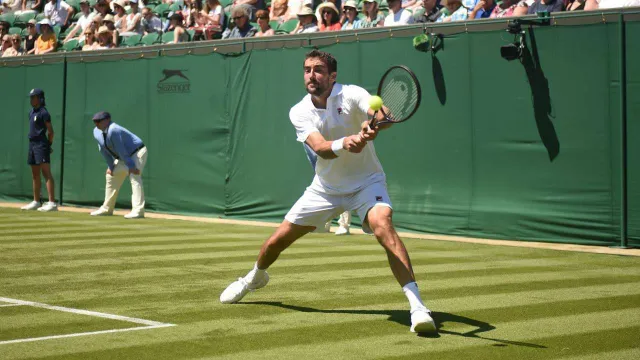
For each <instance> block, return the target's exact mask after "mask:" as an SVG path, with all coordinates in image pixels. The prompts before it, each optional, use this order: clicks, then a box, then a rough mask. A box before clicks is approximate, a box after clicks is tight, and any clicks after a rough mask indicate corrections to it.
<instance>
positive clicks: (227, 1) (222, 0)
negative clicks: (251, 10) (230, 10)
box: [220, 0, 233, 9]
mask: <svg viewBox="0 0 640 360" xmlns="http://www.w3.org/2000/svg"><path fill="white" fill-rule="evenodd" d="M232 3H233V0H220V5H222V8H223V9H224V8H226V7H227V6H229V5H231V4H232Z"/></svg>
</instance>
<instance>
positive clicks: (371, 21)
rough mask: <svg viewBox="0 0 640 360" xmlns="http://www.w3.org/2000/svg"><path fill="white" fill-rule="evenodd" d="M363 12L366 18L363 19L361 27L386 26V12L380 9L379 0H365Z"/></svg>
mask: <svg viewBox="0 0 640 360" xmlns="http://www.w3.org/2000/svg"><path fill="white" fill-rule="evenodd" d="M362 13H363V14H364V15H365V18H364V19H362V21H361V23H360V24H361V27H363V28H372V27H377V26H384V14H383V13H382V12H380V10H379V9H378V0H364V5H363V6H362Z"/></svg>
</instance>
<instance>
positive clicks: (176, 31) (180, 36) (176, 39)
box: [169, 13, 190, 44]
mask: <svg viewBox="0 0 640 360" xmlns="http://www.w3.org/2000/svg"><path fill="white" fill-rule="evenodd" d="M169 31H173V41H171V42H169V43H170V44H177V43H181V42H189V40H190V37H189V33H188V32H187V30H185V28H184V18H183V17H182V14H180V13H175V14H173V15H171V17H170V18H169Z"/></svg>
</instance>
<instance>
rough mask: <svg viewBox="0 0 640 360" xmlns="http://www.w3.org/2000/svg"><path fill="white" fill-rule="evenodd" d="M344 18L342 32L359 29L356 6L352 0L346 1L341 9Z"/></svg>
mask: <svg viewBox="0 0 640 360" xmlns="http://www.w3.org/2000/svg"><path fill="white" fill-rule="evenodd" d="M342 8H343V10H344V14H345V16H346V18H345V20H344V22H343V23H342V30H351V29H358V28H360V27H361V23H360V20H358V4H357V3H356V2H355V1H354V0H347V2H345V3H344V6H343V7H342Z"/></svg>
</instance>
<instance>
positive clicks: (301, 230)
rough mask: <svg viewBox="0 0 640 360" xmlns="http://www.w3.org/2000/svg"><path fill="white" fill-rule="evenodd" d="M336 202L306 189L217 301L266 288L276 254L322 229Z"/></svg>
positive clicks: (333, 213) (332, 214)
mask: <svg viewBox="0 0 640 360" xmlns="http://www.w3.org/2000/svg"><path fill="white" fill-rule="evenodd" d="M339 205H340V204H339V199H337V198H336V197H332V196H327V195H323V194H318V193H315V192H313V191H310V190H307V191H305V193H304V194H303V195H302V197H301V198H300V199H298V201H297V202H296V203H295V205H293V207H292V208H291V210H289V213H287V215H286V216H285V220H284V221H283V222H282V224H280V226H279V227H278V229H277V230H276V231H275V232H274V233H273V235H271V236H270V237H269V238H268V239H267V240H266V241H265V242H264V243H263V245H262V248H261V249H260V253H259V254H258V259H257V261H256V263H255V265H254V267H253V269H252V270H251V271H249V273H248V274H247V275H246V276H244V277H241V278H239V279H238V281H235V282H233V283H232V284H231V285H229V286H228V287H227V288H226V289H225V290H224V291H223V292H222V294H221V295H220V302H222V303H225V304H228V303H235V302H238V301H240V299H242V298H243V297H244V296H245V295H246V294H247V293H248V292H249V291H253V290H256V289H260V288H262V287H264V286H265V285H267V282H268V281H269V275H268V274H267V271H266V270H267V268H269V267H270V266H271V265H272V264H273V263H274V262H275V261H276V260H277V259H278V257H279V256H280V254H281V253H282V252H283V251H284V250H285V249H287V248H288V247H289V246H291V244H293V243H294V242H295V241H296V240H297V239H299V238H301V237H302V236H304V235H306V234H307V233H309V232H312V231H314V230H315V229H316V228H318V227H320V226H324V224H325V223H326V222H327V220H329V219H331V218H332V217H333V216H334V215H335V214H336V212H337V211H339V210H338V207H339Z"/></svg>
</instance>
